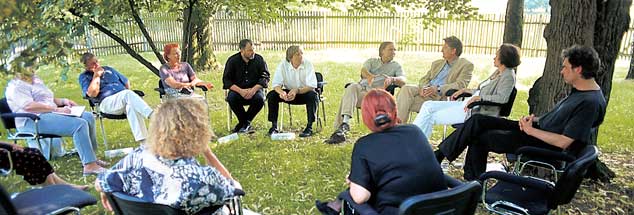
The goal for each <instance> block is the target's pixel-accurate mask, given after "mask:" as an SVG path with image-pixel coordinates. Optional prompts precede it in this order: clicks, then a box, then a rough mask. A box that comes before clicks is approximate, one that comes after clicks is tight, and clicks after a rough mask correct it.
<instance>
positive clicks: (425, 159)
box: [349, 125, 447, 214]
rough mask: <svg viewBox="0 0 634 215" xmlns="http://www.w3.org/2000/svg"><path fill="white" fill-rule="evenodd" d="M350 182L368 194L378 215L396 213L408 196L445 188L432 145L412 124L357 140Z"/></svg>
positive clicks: (353, 153)
mask: <svg viewBox="0 0 634 215" xmlns="http://www.w3.org/2000/svg"><path fill="white" fill-rule="evenodd" d="M349 179H350V181H352V182H354V183H355V184H358V185H360V186H362V187H364V188H365V189H367V190H368V191H370V193H371V196H370V200H369V201H368V203H369V204H370V205H371V206H372V207H374V208H375V209H377V211H378V212H379V213H381V214H397V213H398V206H399V205H400V204H401V202H402V201H403V200H405V199H406V198H408V197H411V196H414V195H417V194H424V193H431V192H435V191H439V190H444V189H447V185H446V183H445V181H444V176H443V172H442V169H441V168H440V165H439V164H438V162H437V161H436V159H435V157H434V153H433V152H432V149H431V146H430V145H429V143H428V142H427V138H425V135H423V132H421V130H420V129H419V128H418V127H416V126H415V125H399V126H396V127H393V128H390V129H387V130H385V131H382V132H376V133H372V134H369V135H367V136H364V137H361V138H360V139H359V140H357V143H355V145H354V149H353V151H352V165H351V167H350V177H349Z"/></svg>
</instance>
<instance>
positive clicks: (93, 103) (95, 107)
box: [84, 90, 145, 151]
mask: <svg viewBox="0 0 634 215" xmlns="http://www.w3.org/2000/svg"><path fill="white" fill-rule="evenodd" d="M132 91H134V93H136V94H137V95H139V96H140V97H141V98H143V96H145V93H143V91H140V90H132ZM84 99H86V100H88V104H89V105H90V110H91V111H92V113H93V114H94V115H95V116H96V117H97V119H99V126H100V127H101V136H102V137H103V145H104V147H105V149H104V151H107V150H108V140H107V138H106V130H105V129H104V126H103V118H106V119H115V120H121V119H127V118H128V117H127V116H126V114H125V113H123V114H109V113H104V112H101V110H99V102H101V101H99V99H97V98H92V97H88V96H84Z"/></svg>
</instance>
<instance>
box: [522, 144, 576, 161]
mask: <svg viewBox="0 0 634 215" xmlns="http://www.w3.org/2000/svg"><path fill="white" fill-rule="evenodd" d="M515 154H516V155H522V156H524V155H527V156H534V157H539V158H547V159H553V160H560V161H566V162H572V161H574V160H575V159H576V158H575V157H574V156H572V155H570V154H568V153H566V152H563V151H553V150H548V149H544V148H539V147H534V146H523V147H520V148H519V149H517V151H515Z"/></svg>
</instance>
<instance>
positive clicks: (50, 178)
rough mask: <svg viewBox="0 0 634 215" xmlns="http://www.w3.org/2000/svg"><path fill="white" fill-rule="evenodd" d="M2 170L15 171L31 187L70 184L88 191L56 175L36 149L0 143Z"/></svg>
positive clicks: (82, 186) (0, 164)
mask: <svg viewBox="0 0 634 215" xmlns="http://www.w3.org/2000/svg"><path fill="white" fill-rule="evenodd" d="M9 159H10V160H11V162H9ZM0 169H14V170H15V173H16V174H18V175H21V176H22V178H23V179H24V180H25V181H26V182H28V183H29V184H30V185H39V184H42V185H53V184H68V185H71V186H72V187H74V188H77V189H80V190H85V189H88V186H85V185H74V184H69V183H68V182H66V181H65V180H64V179H62V178H61V177H59V176H58V175H57V174H55V170H54V169H53V167H52V166H51V164H50V163H49V162H48V161H46V158H44V155H42V153H41V152H40V150H38V149H35V148H25V147H22V146H19V145H15V144H12V143H5V142H0Z"/></svg>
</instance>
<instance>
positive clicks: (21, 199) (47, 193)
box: [0, 184, 97, 215]
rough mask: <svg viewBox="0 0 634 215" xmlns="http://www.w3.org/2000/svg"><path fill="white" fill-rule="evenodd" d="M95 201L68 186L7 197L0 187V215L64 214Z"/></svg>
mask: <svg viewBox="0 0 634 215" xmlns="http://www.w3.org/2000/svg"><path fill="white" fill-rule="evenodd" d="M96 203H97V199H95V197H93V196H92V195H91V194H90V193H87V192H84V191H81V190H78V189H75V188H73V187H71V186H69V185H62V184H56V185H49V186H45V187H42V188H35V189H31V190H27V191H24V192H22V193H17V194H14V195H13V196H12V197H9V195H8V194H7V192H6V191H5V190H4V188H3V187H2V186H1V185H0V205H2V206H1V207H0V214H30V215H39V214H66V213H69V212H75V213H76V214H80V209H81V208H83V207H85V206H89V205H94V204H96Z"/></svg>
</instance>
